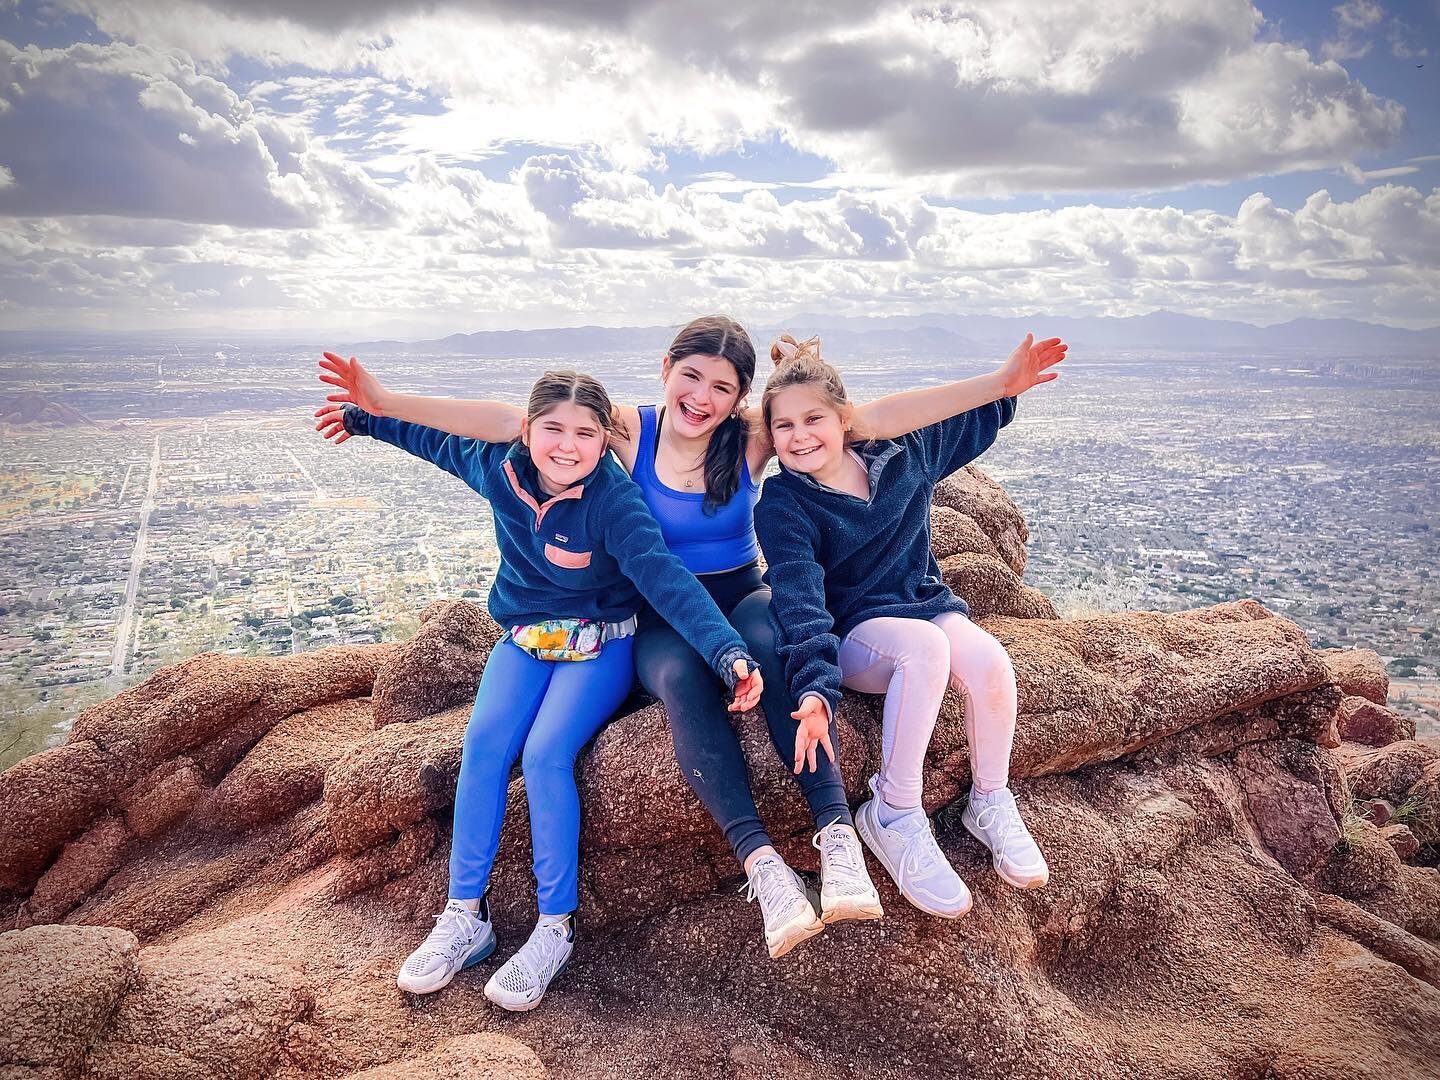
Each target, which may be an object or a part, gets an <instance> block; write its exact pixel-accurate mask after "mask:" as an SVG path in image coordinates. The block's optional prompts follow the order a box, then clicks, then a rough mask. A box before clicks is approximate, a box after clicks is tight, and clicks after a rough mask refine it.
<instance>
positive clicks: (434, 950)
mask: <svg viewBox="0 0 1440 1080" xmlns="http://www.w3.org/2000/svg"><path fill="white" fill-rule="evenodd" d="M494 951H495V931H494V929H492V928H491V926H490V920H489V918H482V917H480V916H478V915H475V914H473V913H472V912H471V911H470V909H469V908H468V907H466V906H465V905H464V904H463V903H461V902H460V901H459V900H451V901H449V902H448V903H446V905H445V910H444V911H442V912H441V913H440V914H439V915H436V916H435V929H433V930H431V931H430V933H429V934H428V935H427V936H426V938H425V940H424V941H422V942H421V943H420V947H419V948H418V949H416V950H415V951H414V952H413V953H411V954H410V958H409V959H408V960H406V961H405V963H404V964H403V965H402V966H401V968H400V971H399V973H398V974H397V975H396V976H395V985H397V986H399V987H400V989H401V990H408V991H409V992H410V993H412V994H433V993H434V992H435V991H436V990H440V989H442V988H443V987H446V986H449V985H450V980H451V979H453V978H455V976H456V975H458V974H460V972H461V971H463V970H464V969H465V968H467V967H470V966H471V965H472V964H478V963H479V962H480V961H481V960H484V959H485V958H486V957H487V956H489V955H490V954H491V953H493V952H494Z"/></svg>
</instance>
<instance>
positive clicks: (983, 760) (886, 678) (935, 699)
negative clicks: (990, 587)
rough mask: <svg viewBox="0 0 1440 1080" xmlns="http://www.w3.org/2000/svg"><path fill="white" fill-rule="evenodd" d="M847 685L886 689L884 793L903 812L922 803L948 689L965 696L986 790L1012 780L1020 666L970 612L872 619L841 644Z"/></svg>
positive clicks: (977, 768) (973, 753)
mask: <svg viewBox="0 0 1440 1080" xmlns="http://www.w3.org/2000/svg"><path fill="white" fill-rule="evenodd" d="M840 671H841V674H842V675H843V676H844V685H845V686H848V687H850V688H851V689H852V690H859V691H860V692H861V693H865V694H884V695H885V722H884V732H883V739H882V746H881V761H880V777H879V780H878V782H877V784H876V787H877V788H878V793H879V795H880V796H881V798H883V799H884V800H885V801H886V802H887V803H889V804H890V805H891V806H893V807H895V808H896V809H897V810H903V809H908V808H910V807H914V806H919V805H920V792H921V780H922V774H923V767H924V762H925V750H926V748H927V747H928V746H929V745H930V736H931V734H932V733H933V732H934V730H935V718H936V716H938V715H939V712H940V700H941V698H942V697H944V694H945V687H946V686H947V685H951V686H954V687H955V689H956V690H957V691H958V692H959V693H960V694H962V695H963V696H964V699H965V736H966V739H967V740H968V741H969V743H970V771H971V774H972V776H973V777H974V784H975V787H976V788H977V789H979V790H980V791H985V792H988V791H995V790H997V789H998V788H1002V787H1005V786H1006V783H1007V782H1008V780H1009V776H1010V748H1011V746H1012V745H1013V744H1014V742H1015V669H1014V668H1013V667H1012V666H1011V664H1010V656H1009V654H1007V653H1006V652H1005V646H1003V645H1001V644H1000V642H998V641H996V640H995V638H993V637H991V636H990V635H989V634H987V633H986V632H985V631H984V630H981V629H980V627H978V626H976V625H975V624H974V623H972V622H971V621H970V620H969V619H967V618H966V617H965V616H964V615H961V614H959V613H957V612H953V611H947V612H944V613H942V614H940V615H937V616H935V618H933V619H930V620H928V621H926V620H924V619H867V620H866V621H865V622H862V623H861V624H860V625H858V626H857V627H855V629H853V630H851V631H850V633H848V634H846V635H845V640H844V641H842V642H841V643H840Z"/></svg>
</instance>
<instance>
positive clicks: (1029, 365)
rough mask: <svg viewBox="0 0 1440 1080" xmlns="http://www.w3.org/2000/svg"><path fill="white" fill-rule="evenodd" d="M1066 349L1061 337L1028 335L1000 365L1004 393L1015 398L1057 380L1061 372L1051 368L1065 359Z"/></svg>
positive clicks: (1066, 346)
mask: <svg viewBox="0 0 1440 1080" xmlns="http://www.w3.org/2000/svg"><path fill="white" fill-rule="evenodd" d="M1067 348H1069V346H1068V345H1066V344H1065V343H1064V342H1063V341H1061V340H1060V339H1059V338H1058V337H1056V338H1046V339H1045V340H1044V341H1036V340H1035V335H1034V334H1026V335H1025V340H1024V341H1022V342H1020V344H1019V345H1016V346H1015V351H1014V352H1012V353H1011V354H1010V357H1009V359H1007V360H1006V361H1005V363H1004V364H1003V365H1001V367H1000V371H999V375H1000V383H1001V385H1002V386H1003V387H1004V391H1005V396H1006V397H1015V396H1016V395H1018V394H1023V393H1024V392H1025V391H1026V390H1029V389H1030V388H1031V387H1032V386H1039V385H1040V384H1041V383H1047V382H1053V381H1054V380H1056V379H1058V378H1059V377H1060V373H1059V372H1058V371H1050V370H1049V369H1050V368H1052V367H1054V366H1055V365H1056V364H1058V363H1060V361H1061V360H1064V359H1065V350H1066V349H1067Z"/></svg>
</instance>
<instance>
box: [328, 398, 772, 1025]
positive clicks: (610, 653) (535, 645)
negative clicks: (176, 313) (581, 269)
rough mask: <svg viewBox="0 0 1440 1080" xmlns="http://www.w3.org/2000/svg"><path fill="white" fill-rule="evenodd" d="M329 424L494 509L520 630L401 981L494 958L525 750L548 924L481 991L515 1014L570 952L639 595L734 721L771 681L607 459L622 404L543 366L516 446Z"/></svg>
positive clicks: (486, 700) (490, 665)
mask: <svg viewBox="0 0 1440 1080" xmlns="http://www.w3.org/2000/svg"><path fill="white" fill-rule="evenodd" d="M318 415H319V416H320V419H319V422H318V423H317V424H316V428H317V429H318V430H319V431H321V433H322V434H323V435H324V436H325V437H326V438H327V439H328V438H334V439H335V441H336V442H337V443H340V442H344V441H345V440H346V439H348V438H350V437H351V436H354V435H369V436H371V437H372V438H377V439H380V440H382V441H384V442H388V443H392V444H394V445H395V446H398V447H400V448H401V449H403V450H407V451H409V452H410V453H412V454H414V455H416V456H417V457H422V458H424V459H426V460H427V461H430V462H433V463H434V464H436V465H438V466H440V468H442V469H445V470H446V471H447V472H450V473H453V474H454V475H456V476H458V477H459V478H460V479H462V480H464V481H465V482H466V483H467V484H469V485H470V486H471V487H472V488H474V489H475V490H476V491H477V492H479V493H480V495H482V496H483V497H484V498H486V499H488V500H489V501H490V505H491V507H492V509H493V511H494V518H495V538H496V543H497V546H498V547H499V549H500V556H501V562H500V567H499V570H498V571H497V573H496V576H495V581H494V584H493V585H492V586H491V589H490V597H489V601H488V606H489V609H490V613H491V614H492V615H493V616H494V618H495V620H496V621H497V622H499V623H500V624H501V625H502V626H505V627H509V628H510V630H509V633H507V634H506V636H505V637H504V638H502V639H501V641H500V642H499V643H498V644H497V645H496V646H495V648H494V649H493V650H492V651H491V653H490V658H489V660H488V661H487V662H486V664H485V671H484V675H483V676H482V677H481V680H480V689H479V691H478V692H477V693H476V695H475V709H474V712H473V713H472V714H471V717H470V723H469V726H468V727H467V728H466V731H465V744H464V750H463V754H462V757H461V763H460V778H459V782H458V784H457V788H456V792H455V827H454V836H453V840H452V846H451V852H450V896H449V900H448V901H447V903H446V905H445V910H444V911H443V912H441V914H440V915H438V916H436V925H435V929H434V930H433V931H431V933H430V935H429V936H428V937H427V938H426V939H425V941H424V943H423V944H421V946H420V948H418V949H417V950H416V951H415V952H414V953H413V954H412V955H411V956H410V958H409V959H408V960H407V961H406V962H405V964H404V966H403V967H402V968H401V969H400V972H399V975H398V976H397V979H396V981H397V982H398V984H399V986H400V987H401V989H403V990H409V991H411V992H412V993H417V994H424V993H430V992H432V991H435V990H439V989H440V988H441V987H443V986H446V985H447V984H448V983H449V982H450V980H451V979H453V978H454V977H455V975H456V974H457V973H458V972H459V971H460V970H461V969H462V968H465V967H469V966H470V965H471V964H475V963H478V962H479V961H481V960H483V959H484V958H485V957H486V956H489V955H490V953H492V952H493V951H494V950H495V935H494V932H493V930H492V929H491V926H490V915H489V910H488V907H487V905H486V903H485V889H486V886H487V884H488V882H489V877H490V870H491V865H492V863H493V861H494V858H495V851H496V848H497V846H498V844H499V841H500V826H501V823H502V820H503V818H504V814H505V789H506V784H507V782H508V780H509V777H510V768H511V766H512V765H513V764H514V762H515V758H516V757H517V756H518V757H520V758H521V767H522V770H523V773H524V776H525V792H526V800H527V802H528V803H529V807H530V828H531V836H532V843H533V845H534V866H535V880H536V884H537V886H538V889H537V892H538V900H539V909H540V919H539V922H538V924H537V925H536V927H535V930H534V932H533V933H531V935H530V938H529V940H528V941H526V943H525V945H524V946H523V947H522V948H521V949H520V950H519V951H518V952H517V953H516V954H515V955H514V956H512V957H511V958H510V959H509V960H508V961H507V962H506V963H505V964H504V965H503V966H502V967H501V968H500V969H499V970H498V971H496V972H495V974H494V975H493V976H492V977H491V978H490V981H489V982H488V983H487V984H486V986H485V996H486V997H488V998H489V999H490V1000H491V1001H493V1002H495V1004H497V1005H500V1006H501V1007H503V1008H506V1009H513V1010H517V1011H524V1010H528V1009H533V1008H534V1007H535V1006H536V1005H537V1004H539V1002H540V998H541V996H542V995H543V994H544V993H545V989H546V987H548V986H549V984H550V980H551V979H553V978H554V977H555V975H556V974H558V973H559V971H560V969H561V968H562V967H564V965H565V963H566V962H567V961H568V960H569V958H570V953H571V950H572V949H573V946H574V940H575V923H574V915H575V909H576V906H577V902H578V896H577V883H576V876H577V873H576V872H577V865H578V862H579V842H580V798H579V794H578V792H577V791H576V787H575V758H576V755H577V754H579V752H580V749H581V747H583V746H584V745H585V744H586V743H587V742H589V741H590V739H591V738H592V737H594V735H595V733H596V732H597V731H599V729H600V728H601V727H602V726H603V725H604V723H605V721H606V720H607V719H608V718H609V717H610V714H611V713H613V712H614V711H615V709H616V708H617V707H618V706H619V705H620V702H621V701H622V700H624V698H625V696H626V695H627V694H628V693H629V692H630V687H631V685H632V684H633V683H634V679H635V670H634V662H633V648H634V641H635V638H634V635H635V625H636V620H635V616H636V613H637V612H638V611H639V609H640V607H641V597H642V596H643V597H644V598H645V600H648V601H649V602H650V604H652V605H653V606H654V607H655V609H656V610H657V611H660V612H662V613H663V614H664V616H665V618H666V619H668V620H669V621H670V622H671V623H673V624H674V625H675V626H678V627H680V628H681V631H682V632H683V633H684V635H685V638H686V640H687V641H688V642H689V643H690V645H691V647H692V648H694V649H695V650H696V652H697V653H698V654H699V655H701V656H704V657H705V662H706V663H707V664H708V665H709V670H710V671H711V672H712V673H713V674H714V677H715V679H717V680H719V682H720V683H721V684H723V685H724V686H726V687H727V688H729V689H730V690H732V691H734V695H735V697H734V701H733V703H732V704H731V706H730V708H731V709H732V710H737V711H738V710H743V709H747V708H750V707H751V706H752V705H754V704H755V702H756V701H757V700H759V697H760V694H761V691H762V689H763V680H762V677H761V675H760V672H759V671H758V670H756V665H755V662H754V661H753V660H752V659H751V658H750V655H749V653H748V652H747V651H746V649H745V645H744V642H743V641H741V639H740V636H739V635H738V634H737V633H736V632H735V630H734V629H733V628H732V627H731V626H730V624H729V623H727V622H726V621H725V620H724V618H723V617H722V616H721V614H720V612H719V611H718V610H717V609H716V607H715V604H714V603H713V602H712V601H711V599H710V597H709V596H708V595H707V594H706V593H705V591H704V590H703V589H701V588H700V587H699V586H698V585H697V584H696V582H695V579H694V578H693V577H692V576H691V575H690V574H688V573H685V572H684V567H683V565H682V564H681V562H680V560H679V559H677V558H676V557H675V556H674V555H672V554H671V553H670V552H669V551H667V550H666V548H665V542H664V540H663V539H662V537H661V535H660V530H659V528H658V527H657V526H656V524H655V519H654V518H653V517H652V516H651V514H650V511H649V510H648V509H647V508H646V506H645V503H644V500H643V499H642V498H641V497H640V491H639V489H638V488H636V486H635V485H634V484H633V483H632V482H631V480H630V478H629V477H628V476H626V475H625V472H624V470H622V469H621V468H620V466H619V465H617V464H616V463H615V460H614V459H613V458H612V457H610V456H609V455H608V454H606V453H605V449H606V443H607V440H608V438H609V437H610V436H611V435H612V434H613V433H614V421H613V419H612V416H613V410H612V407H611V404H610V399H609V397H608V396H607V395H606V393H605V389H604V387H602V386H601V385H600V384H599V383H598V382H596V381H595V380H594V379H592V378H590V377H589V376H588V375H577V374H575V373H574V372H568V371H560V372H553V371H552V372H546V373H545V375H544V376H542V377H541V379H540V381H539V382H537V383H536V384H535V387H534V389H533V390H531V392H530V403H529V408H528V409H527V410H526V412H525V415H524V417H523V419H522V420H521V423H520V424H519V429H518V432H517V434H518V441H517V442H514V443H511V442H508V441H502V440H494V441H489V442H484V441H478V440H475V439H465V438H459V437H456V436H453V435H447V434H445V433H444V432H442V431H436V430H435V429H433V428H428V427H422V426H420V425H417V424H410V423H404V422H402V421H399V420H395V419H393V418H391V417H384V416H377V415H374V414H372V413H370V412H367V411H365V410H363V409H361V408H360V407H358V406H356V405H354V404H349V405H346V406H345V407H344V408H343V410H341V409H338V408H331V409H322V410H320V413H319V414H318ZM582 661H583V662H582ZM717 696H718V695H717Z"/></svg>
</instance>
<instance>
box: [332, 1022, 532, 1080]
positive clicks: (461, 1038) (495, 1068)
mask: <svg viewBox="0 0 1440 1080" xmlns="http://www.w3.org/2000/svg"><path fill="white" fill-rule="evenodd" d="M549 1075H550V1074H549V1073H548V1072H546V1071H545V1066H544V1065H542V1064H541V1063H540V1059H539V1058H538V1057H536V1056H535V1051H533V1050H531V1049H530V1048H529V1047H528V1046H525V1045H524V1044H523V1043H518V1042H516V1041H515V1040H514V1039H508V1038H506V1037H505V1036H504V1035H494V1034H489V1033H486V1034H480V1035H456V1036H454V1037H453V1038H449V1039H444V1040H442V1041H441V1042H440V1043H438V1044H437V1045H436V1046H435V1048H434V1049H433V1050H427V1051H426V1052H425V1053H423V1054H420V1055H418V1056H417V1057H413V1058H409V1059H407V1060H405V1061H392V1062H389V1063H387V1064H385V1065H377V1066H376V1067H374V1068H371V1069H364V1070H362V1071H360V1072H353V1073H349V1074H347V1076H346V1078H345V1080H544V1078H545V1077H547V1076H549Z"/></svg>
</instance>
